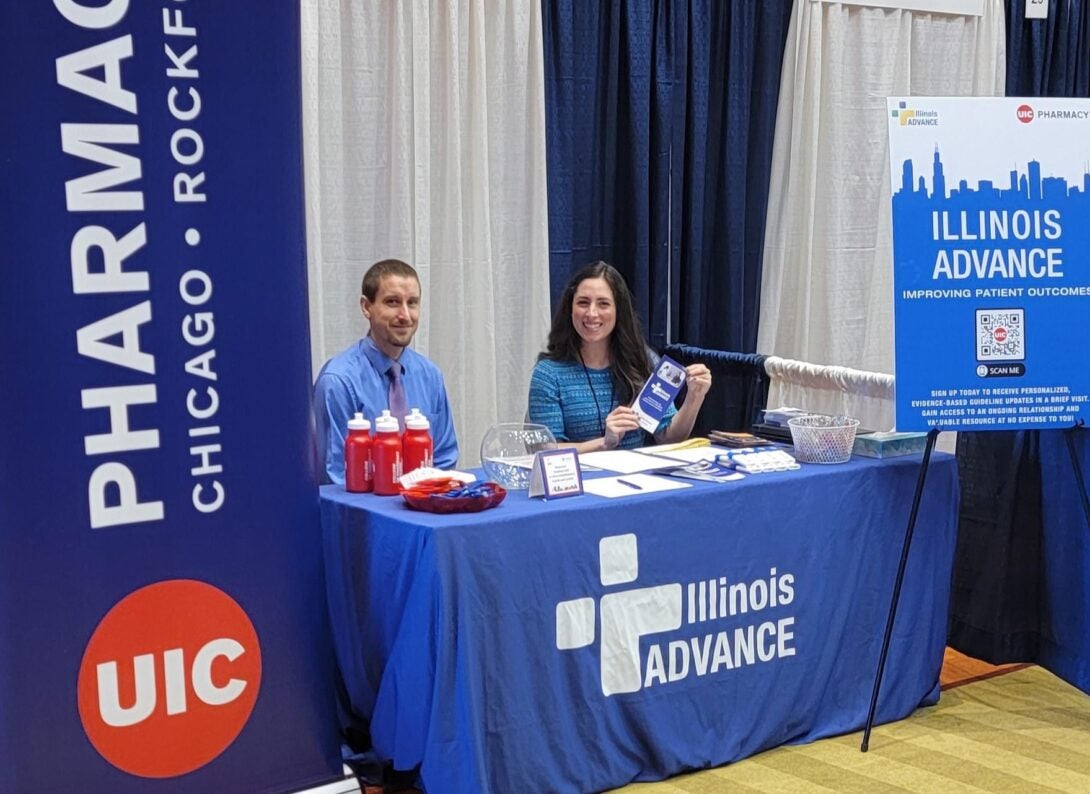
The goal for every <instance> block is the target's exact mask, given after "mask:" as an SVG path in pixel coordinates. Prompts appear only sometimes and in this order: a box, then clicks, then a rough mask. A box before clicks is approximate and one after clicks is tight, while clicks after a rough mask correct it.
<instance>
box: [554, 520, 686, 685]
mask: <svg viewBox="0 0 1090 794" xmlns="http://www.w3.org/2000/svg"><path fill="white" fill-rule="evenodd" d="M598 568H599V577H600V579H601V581H602V585H603V586H604V587H611V586H613V585H620V584H629V583H631V582H634V581H636V577H637V576H638V575H639V558H638V550H637V547H636V536H635V535H633V534H627V535H610V536H608V537H604V538H602V539H601V540H600V541H599V542H598ZM594 607H595V604H594V599H593V598H575V599H571V600H569V601H561V602H560V603H558V604H557V605H556V647H557V649H559V650H562V651H565V650H573V649H575V648H585V647H587V646H588V645H592V644H593V643H594V634H595V614H594V613H595V608H594ZM601 612H602V642H601V653H600V658H601V672H602V694H603V695H606V696H607V697H608V696H609V695H617V694H624V693H628V692H638V691H639V690H640V689H641V688H642V686H643V676H642V675H641V673H640V637H643V636H644V635H646V634H658V633H660V632H663V631H673V630H675V629H678V628H680V627H681V614H682V597H681V584H680V583H679V582H675V583H672V584H663V585H657V586H655V587H640V588H635V589H629V590H620V591H617V592H610V593H607V594H606V595H604V596H602V598H601Z"/></svg>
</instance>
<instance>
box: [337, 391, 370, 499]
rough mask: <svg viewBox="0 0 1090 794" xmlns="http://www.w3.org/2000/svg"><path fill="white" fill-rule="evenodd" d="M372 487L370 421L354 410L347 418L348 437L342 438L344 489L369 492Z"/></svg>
mask: <svg viewBox="0 0 1090 794" xmlns="http://www.w3.org/2000/svg"><path fill="white" fill-rule="evenodd" d="M374 487H375V469H374V462H373V461H372V460H371V423H370V422H368V421H367V419H366V418H364V415H363V414H362V413H360V412H359V411H356V415H355V416H354V417H352V418H351V419H349V420H348V437H347V438H345V440H344V489H345V490H346V491H351V492H352V493H370V492H371V491H372V490H373V489H374Z"/></svg>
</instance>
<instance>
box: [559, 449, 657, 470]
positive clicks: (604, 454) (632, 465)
mask: <svg viewBox="0 0 1090 794" xmlns="http://www.w3.org/2000/svg"><path fill="white" fill-rule="evenodd" d="M579 460H580V462H582V463H588V464H590V465H591V466H595V467H597V468H599V469H605V470H606V471H615V472H617V473H618V474H632V473H634V472H637V471H650V470H651V469H661V468H663V467H665V466H675V465H677V461H675V460H670V459H669V458H660V457H655V456H654V455H645V454H643V453H642V452H633V451H632V450H628V449H607V450H602V451H601V452H586V453H584V454H582V455H580V456H579Z"/></svg>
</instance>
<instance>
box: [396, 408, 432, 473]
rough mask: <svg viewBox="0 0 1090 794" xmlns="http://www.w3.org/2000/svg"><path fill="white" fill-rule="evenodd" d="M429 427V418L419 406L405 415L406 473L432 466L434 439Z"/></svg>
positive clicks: (404, 468)
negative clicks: (421, 411)
mask: <svg viewBox="0 0 1090 794" xmlns="http://www.w3.org/2000/svg"><path fill="white" fill-rule="evenodd" d="M429 427H430V424H429V423H428V418H427V417H426V416H424V414H422V413H420V409H419V408H413V410H412V413H410V414H409V415H408V416H406V417H405V434H404V435H403V436H402V437H401V447H402V456H403V458H404V465H403V467H402V468H403V470H404V472H405V474H408V473H409V472H412V471H416V470H417V469H419V468H420V467H421V466H427V467H430V466H431V464H432V440H431V433H429V432H428V429H429Z"/></svg>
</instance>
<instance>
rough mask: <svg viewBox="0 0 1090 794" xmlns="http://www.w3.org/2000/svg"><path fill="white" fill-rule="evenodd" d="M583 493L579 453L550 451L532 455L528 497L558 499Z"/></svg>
mask: <svg viewBox="0 0 1090 794" xmlns="http://www.w3.org/2000/svg"><path fill="white" fill-rule="evenodd" d="M581 493H583V474H582V472H581V471H580V470H579V453H578V452H576V451H575V450H574V449H550V450H546V451H544V452H538V453H536V454H535V455H534V462H533V466H532V469H531V472H530V492H529V496H531V497H535V496H543V497H545V498H546V499H559V498H560V497H562V496H579V495H580V494H581Z"/></svg>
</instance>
